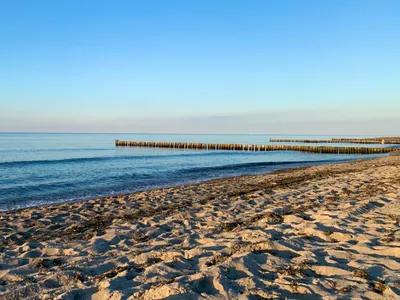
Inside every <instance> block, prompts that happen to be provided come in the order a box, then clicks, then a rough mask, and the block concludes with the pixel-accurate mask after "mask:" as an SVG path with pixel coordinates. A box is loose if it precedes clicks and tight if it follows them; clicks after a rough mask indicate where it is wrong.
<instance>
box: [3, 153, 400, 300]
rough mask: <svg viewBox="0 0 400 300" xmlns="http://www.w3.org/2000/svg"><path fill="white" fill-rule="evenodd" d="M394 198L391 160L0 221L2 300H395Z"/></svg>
mask: <svg viewBox="0 0 400 300" xmlns="http://www.w3.org/2000/svg"><path fill="white" fill-rule="evenodd" d="M399 191H400V156H396V155H391V156H385V157H380V158H370V159H362V160H356V161H352V162H344V163H334V164H326V165H319V166H307V167H296V168H289V169H281V170H278V171H273V172H271V173H267V174H263V175H242V176H236V177H228V178H220V179H213V180H207V181H204V182H200V183H195V184H185V185H179V186H174V187H165V188H161V189H152V190H145V191H138V192H134V193H128V194H123V195H113V196H110V197H101V198H95V199H89V200H78V201H73V202H63V203H54V204H48V205H43V206H36V207H28V208H22V209H17V210H9V211H2V212H0V231H1V234H0V283H1V284H0V299H3V298H4V299H7V297H8V298H12V297H13V298H12V299H25V298H29V297H31V298H33V299H70V298H74V297H76V298H77V299H86V298H90V297H94V298H93V299H130V300H131V299H166V298H168V297H169V298H168V299H180V297H181V298H182V297H184V298H185V297H186V298H187V299H229V298H231V299H237V298H240V297H242V299H261V298H262V297H263V298H284V297H294V298H296V299H301V298H304V299H309V298H310V297H311V298H315V299H320V298H327V299H336V298H340V297H350V296H351V297H360V296H361V295H362V296H363V297H364V298H366V299H390V298H393V299H394V298H396V297H399V296H400V284H399V283H400V274H399V273H398V271H396V270H399V269H400V236H399V235H400V227H399V222H400V192H399ZM38 294H40V296H37V295H38ZM34 297H36V298H34Z"/></svg>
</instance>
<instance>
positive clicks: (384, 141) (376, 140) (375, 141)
mask: <svg viewBox="0 0 400 300" xmlns="http://www.w3.org/2000/svg"><path fill="white" fill-rule="evenodd" d="M269 141H270V142H271V143H307V144H312V143H313V144H320V143H349V144H389V145H390V144H400V138H390V139H385V138H371V139H369V138H368V139H349V138H333V139H331V140H291V139H269Z"/></svg>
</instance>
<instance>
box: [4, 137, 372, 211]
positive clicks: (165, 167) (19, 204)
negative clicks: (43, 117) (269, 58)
mask: <svg viewBox="0 0 400 300" xmlns="http://www.w3.org/2000/svg"><path fill="white" fill-rule="evenodd" d="M270 137H272V138H278V137H280V138H295V139H329V138H331V137H330V136H293V135H291V136H289V135H279V136H276V135H185V134H120V133H113V134H111V133H110V134H81V133H80V134H69V133H62V134H60V133H0V210H9V209H17V208H23V207H29V206H36V205H43V204H49V203H56V202H66V201H73V200H81V199H89V198H94V197H101V196H109V195H115V194H122V193H129V192H135V191H138V190H145V189H152V188H158V187H166V186H174V185H179V184H186V183H195V182H200V181H204V180H209V179H215V178H222V177H229V176H238V175H248V174H261V173H268V172H271V171H274V170H279V169H283V168H292V167H299V166H309V165H321V164H327V163H332V162H344V161H351V160H355V159H360V158H369V157H373V156H371V155H370V156H365V155H349V154H342V155H340V154H311V153H301V152H293V151H277V152H248V151H243V152H242V151H239V152H235V151H200V150H174V149H160V148H156V149H152V148H130V147H118V148H117V147H115V146H114V140H115V139H119V140H129V141H160V142H161V141H166V142H169V141H170V142H203V143H245V144H269V138H270ZM318 145H321V144H318ZM330 145H332V144H330ZM335 145H338V146H339V145H342V146H343V145H345V144H335ZM353 146H354V145H353ZM357 146H362V145H357ZM368 146H371V145H368ZM375 156H376V155H375Z"/></svg>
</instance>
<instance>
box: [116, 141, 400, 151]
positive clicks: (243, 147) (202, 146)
mask: <svg viewBox="0 0 400 300" xmlns="http://www.w3.org/2000/svg"><path fill="white" fill-rule="evenodd" d="M115 146H117V147H151V148H170V149H197V150H232V151H302V152H312V153H335V154H336V153H342V154H379V153H388V152H391V151H394V150H396V149H393V148H384V147H373V148H372V147H371V148H370V147H333V146H306V145H254V144H252V145H248V144H207V143H182V142H136V141H120V140H115Z"/></svg>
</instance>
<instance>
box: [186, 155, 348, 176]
mask: <svg viewBox="0 0 400 300" xmlns="http://www.w3.org/2000/svg"><path fill="white" fill-rule="evenodd" d="M351 160H353V159H340V160H339V159H337V160H304V161H268V162H251V163H242V164H230V165H223V166H213V167H194V168H190V169H183V170H181V171H180V173H186V174H187V173H196V172H209V171H240V170H244V169H251V170H254V169H256V168H261V167H270V166H280V165H299V166H301V165H306V164H322V163H324V164H325V163H334V162H346V161H351Z"/></svg>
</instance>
